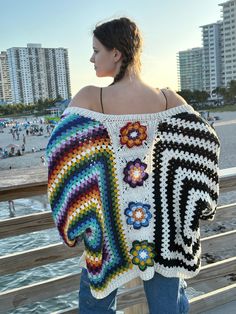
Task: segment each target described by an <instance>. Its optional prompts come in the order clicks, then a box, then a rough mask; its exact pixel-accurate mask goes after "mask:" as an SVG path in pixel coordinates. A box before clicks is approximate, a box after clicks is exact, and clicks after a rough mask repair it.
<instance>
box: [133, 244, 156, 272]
mask: <svg viewBox="0 0 236 314" xmlns="http://www.w3.org/2000/svg"><path fill="white" fill-rule="evenodd" d="M130 253H131V254H132V255H133V259H132V263H133V264H134V265H138V267H139V269H140V270H142V271H144V270H146V269H147V267H148V266H153V265H154V257H155V252H154V244H153V243H149V242H148V241H147V240H144V241H141V242H140V241H134V242H133V243H132V249H131V250H130Z"/></svg>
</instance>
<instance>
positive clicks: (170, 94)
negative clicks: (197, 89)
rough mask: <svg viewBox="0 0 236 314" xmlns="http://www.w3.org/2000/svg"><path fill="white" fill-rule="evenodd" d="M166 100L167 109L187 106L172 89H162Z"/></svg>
mask: <svg viewBox="0 0 236 314" xmlns="http://www.w3.org/2000/svg"><path fill="white" fill-rule="evenodd" d="M162 91H163V92H164V93H165V95H166V97H167V100H168V109H170V108H174V107H178V106H181V105H184V104H187V102H186V100H185V99H184V98H183V97H182V96H180V95H179V94H178V93H176V92H175V91H174V90H173V89H171V88H169V87H167V88H162Z"/></svg>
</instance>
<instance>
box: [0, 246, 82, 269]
mask: <svg viewBox="0 0 236 314" xmlns="http://www.w3.org/2000/svg"><path fill="white" fill-rule="evenodd" d="M83 251H84V247H83V245H80V246H76V247H73V248H69V247H67V246H66V245H65V244H62V243H57V244H52V245H48V246H45V247H41V248H37V249H32V250H28V251H24V252H19V253H14V254H10V255H5V256H1V257H0V275H6V274H12V273H15V272H18V271H22V270H25V269H30V268H34V267H38V266H42V265H46V264H49V263H56V262H59V261H62V260H66V259H69V258H72V257H78V258H79V257H80V256H81V255H82V253H83Z"/></svg>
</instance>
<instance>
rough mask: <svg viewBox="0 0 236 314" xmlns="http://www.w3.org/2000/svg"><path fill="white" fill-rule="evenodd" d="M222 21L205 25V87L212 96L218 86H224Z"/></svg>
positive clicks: (203, 38) (203, 42)
mask: <svg viewBox="0 0 236 314" xmlns="http://www.w3.org/2000/svg"><path fill="white" fill-rule="evenodd" d="M222 25H223V22H222V21H218V22H216V23H212V24H208V25H203V26H201V28H202V45H203V89H204V90H205V91H207V92H208V93H209V94H210V95H211V97H212V96H214V93H213V91H214V90H215V89H216V87H220V86H222V79H221V73H222V58H221V56H222V53H223V50H222Z"/></svg>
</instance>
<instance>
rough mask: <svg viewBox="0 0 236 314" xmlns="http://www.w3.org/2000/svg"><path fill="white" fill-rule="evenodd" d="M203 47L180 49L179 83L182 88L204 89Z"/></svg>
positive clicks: (178, 60)
mask: <svg viewBox="0 0 236 314" xmlns="http://www.w3.org/2000/svg"><path fill="white" fill-rule="evenodd" d="M202 63H203V48H201V47H200V48H199V47H197V48H192V49H188V50H184V51H179V53H178V55H177V65H178V84H179V89H180V90H185V89H188V90H191V91H194V90H203V80H202Z"/></svg>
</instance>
